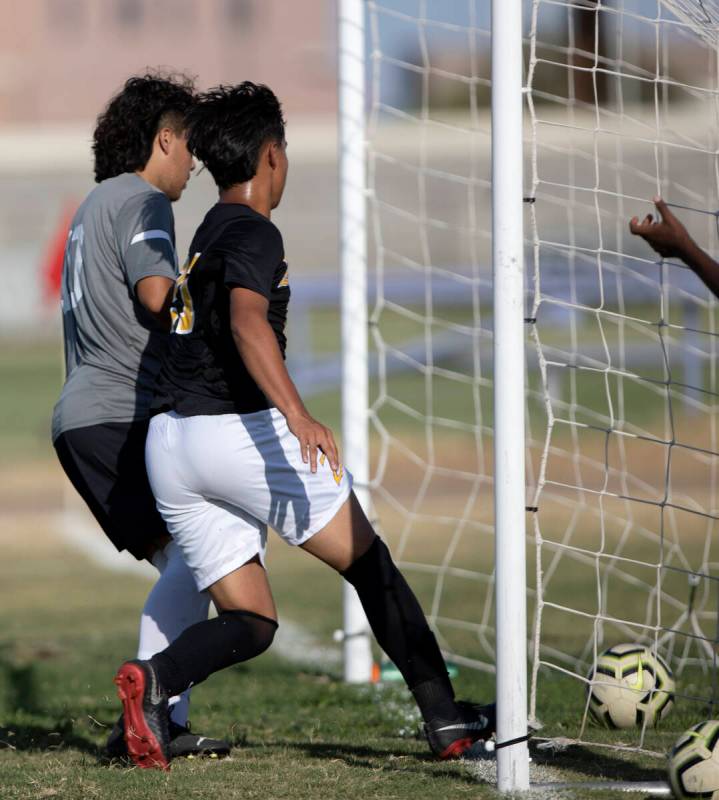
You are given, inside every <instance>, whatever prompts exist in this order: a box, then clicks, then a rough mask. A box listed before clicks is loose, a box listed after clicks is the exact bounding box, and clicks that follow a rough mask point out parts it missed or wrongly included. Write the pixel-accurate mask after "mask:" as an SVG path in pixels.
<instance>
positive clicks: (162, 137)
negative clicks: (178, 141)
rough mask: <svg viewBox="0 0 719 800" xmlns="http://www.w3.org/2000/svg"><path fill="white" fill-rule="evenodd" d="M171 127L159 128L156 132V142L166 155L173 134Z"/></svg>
mask: <svg viewBox="0 0 719 800" xmlns="http://www.w3.org/2000/svg"><path fill="white" fill-rule="evenodd" d="M174 135H175V134H174V132H173V130H172V128H160V130H159V131H158V132H157V143H158V144H159V145H160V150H162V152H163V153H164V154H165V155H167V154H168V153H169V152H170V145H171V144H172V138H173V136H174Z"/></svg>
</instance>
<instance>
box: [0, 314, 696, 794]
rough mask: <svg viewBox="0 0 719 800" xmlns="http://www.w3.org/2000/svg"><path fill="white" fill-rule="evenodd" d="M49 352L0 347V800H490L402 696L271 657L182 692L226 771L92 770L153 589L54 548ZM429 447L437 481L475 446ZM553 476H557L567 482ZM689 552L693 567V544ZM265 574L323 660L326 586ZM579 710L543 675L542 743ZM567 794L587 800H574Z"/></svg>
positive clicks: (655, 762) (329, 578) (408, 380)
mask: <svg viewBox="0 0 719 800" xmlns="http://www.w3.org/2000/svg"><path fill="white" fill-rule="evenodd" d="M315 324H316V327H317V330H319V331H320V333H322V331H326V329H327V327H328V326H330V325H331V324H332V320H331V319H330V318H325V319H320V320H317V321H315ZM398 335H399V334H398ZM412 335H413V334H412ZM326 338H327V337H324V339H325V340H326ZM59 352H60V348H59V346H57V345H56V344H55V343H49V344H48V343H26V344H18V343H17V342H13V343H12V344H11V345H7V343H6V346H3V347H0V382H1V383H2V385H3V392H2V395H0V523H1V524H0V544H2V547H3V554H4V558H3V559H2V561H0V587H2V588H1V589H0V597H1V598H2V603H0V798H1V799H2V800H6V798H7V799H8V800H15V798H23V800H24V799H25V798H38V797H40V798H50V797H57V798H69V799H71V800H72V799H74V798H78V799H79V798H88V797H90V798H95V797H97V798H105V797H107V798H111V797H118V796H122V797H128V798H142V799H143V800H144V799H145V798H147V800H155V798H157V799H158V800H159V798H166V797H173V798H174V797H178V798H179V797H190V798H205V797H207V798H210V797H222V798H225V797H227V798H234V797H237V798H239V797H243V798H245V797H248V798H253V797H256V798H275V797H277V798H279V797H292V798H317V797H323V798H328V799H331V798H355V797H356V798H367V797H376V798H416V797H442V796H448V795H450V794H451V793H454V794H459V795H460V796H467V797H473V798H476V797H480V798H485V797H486V798H490V797H494V796H495V793H494V791H493V789H492V788H491V785H490V784H489V783H486V782H482V781H481V780H478V777H477V775H478V774H479V775H480V777H481V776H484V777H485V778H486V777H488V776H489V777H491V775H490V773H491V769H487V768H486V767H482V766H480V767H477V766H476V765H471V764H469V765H468V764H457V763H455V764H440V763H436V762H434V761H432V760H431V759H430V758H429V755H428V750H427V747H426V745H425V743H424V742H423V740H422V739H421V738H418V737H417V715H416V713H415V711H414V707H413V704H412V703H411V702H410V699H409V695H408V693H407V692H406V691H405V690H404V689H403V688H401V687H399V686H397V685H389V686H386V687H349V686H345V685H344V684H343V683H342V682H341V681H340V680H339V676H338V672H337V669H338V668H337V665H336V664H325V665H321V664H320V665H318V664H317V663H305V664H302V663H297V662H296V661H289V660H286V659H284V658H282V657H281V656H280V655H278V654H277V653H276V652H274V651H272V650H271V651H270V652H269V653H268V654H266V655H264V656H262V657H261V658H260V659H257V660H256V661H255V662H252V663H250V664H248V665H244V666H241V667H237V668H234V669H232V670H228V671H226V672H225V673H222V674H219V675H217V676H213V678H211V679H210V680H209V681H208V682H207V683H206V684H204V685H202V686H200V687H197V688H196V689H195V690H194V694H193V706H192V714H191V718H192V721H193V725H194V727H195V729H197V730H200V731H201V732H203V733H209V734H212V735H220V736H225V737H227V738H229V739H230V740H231V741H232V742H233V744H234V745H235V747H234V749H233V752H232V756H231V758H230V759H227V760H225V761H218V762H214V761H197V760H195V761H188V762H182V763H177V764H175V765H174V766H173V770H172V772H171V773H170V774H169V775H163V774H157V773H154V772H152V773H149V774H148V773H147V772H144V771H139V770H134V769H127V768H125V767H122V766H121V765H117V764H108V763H106V762H105V761H104V760H103V756H102V743H103V742H104V739H105V737H106V735H107V732H108V726H110V725H111V724H112V722H113V721H114V719H115V717H116V715H117V713H118V708H119V705H118V702H117V700H116V699H115V696H114V691H113V686H112V683H111V679H112V675H113V672H114V669H115V668H116V666H117V665H118V663H120V662H121V661H122V660H123V659H124V658H126V657H128V656H131V655H132V654H133V652H134V645H135V637H136V625H137V617H138V612H139V609H140V607H141V605H142V602H143V599H144V596H145V594H146V592H147V589H148V584H147V582H146V581H144V580H143V579H140V578H137V577H134V576H132V575H127V574H119V573H114V572H112V573H110V572H107V571H104V570H102V569H100V568H98V567H97V566H96V565H94V564H93V563H91V562H89V561H88V560H87V559H86V557H85V556H84V555H82V554H80V553H78V552H76V551H74V550H72V549H71V547H70V546H69V545H68V544H67V543H66V542H65V541H64V540H63V539H62V537H61V535H60V533H59V530H60V528H59V524H58V515H59V514H60V512H61V509H62V483H61V479H60V475H59V471H58V469H57V467H56V465H55V462H54V458H53V454H52V451H51V448H50V446H49V443H48V440H47V431H48V424H49V423H48V416H49V412H50V408H51V406H52V404H53V402H54V399H55V395H56V393H57V390H58V387H59V383H60V372H61V370H60V363H59ZM396 380H397V386H399V387H400V389H401V390H402V391H404V392H405V393H406V397H407V399H408V400H412V398H413V397H415V396H416V395H417V392H418V383H417V379H416V378H412V377H410V376H406V375H405V376H399V377H398V378H397V379H396ZM419 388H420V389H421V384H420V387H419ZM400 389H398V392H399V390H400ZM470 400H471V398H469V399H468V398H465V397H463V396H460V395H455V396H451V394H450V395H448V399H447V400H446V401H445V403H444V406H443V407H444V408H445V409H447V415H448V416H455V418H459V419H465V418H468V417H467V416H466V415H469V413H470V411H471V410H472V408H473V406H472V404H471V402H470ZM637 402H642V401H641V400H638V401H637ZM310 405H311V407H312V408H313V410H314V411H315V413H316V414H317V415H318V416H320V418H322V419H323V420H326V421H327V422H329V423H330V424H333V425H334V426H335V427H336V426H337V419H338V397H337V394H336V393H327V394H326V395H323V396H318V397H317V398H314V399H313V400H312V401H311V404H310ZM392 413H395V412H392ZM649 416H651V413H650V414H649ZM391 422H392V424H393V425H395V426H397V430H398V431H399V435H400V436H401V437H403V438H404V439H405V440H406V441H415V440H421V439H422V436H421V432H420V433H417V432H416V430H415V429H413V428H412V426H411V424H410V423H409V422H408V421H407V419H406V415H403V414H399V413H395V417H394V418H392V419H391ZM439 444H440V445H441V446H440V448H439V451H440V453H439V456H438V457H441V458H445V459H446V463H447V464H448V465H458V466H463V467H464V468H471V457H470V456H471V442H470V447H469V448H468V447H467V437H466V436H464V437H463V436H462V434H461V433H459V434H457V433H455V434H452V433H446V432H445V433H444V435H443V437H440V439H439ZM417 446H419V445H417ZM468 453H469V454H470V456H468ZM468 458H469V461H468V460H467V459H468ZM468 464H469V467H468V466H467V465H468ZM557 469H558V471H559V473H560V474H561V471H562V469H563V467H562V466H561V465H559V466H558V467H557ZM412 477H413V476H412V475H411V474H410V473H409V472H403V471H402V470H401V469H398V470H397V471H396V473H395V474H394V475H393V476H392V477H391V480H390V485H391V489H392V491H393V492H395V493H396V494H397V496H398V497H403V493H404V492H405V491H408V490H406V488H405V487H404V485H403V482H404V483H406V482H407V481H410V482H411V479H412ZM438 488H439V493H438V498H439V499H437V500H435V501H434V506H433V507H432V508H431V509H429V510H430V511H431V512H432V513H433V514H437V513H440V512H441V513H445V512H446V513H451V512H452V507H453V504H454V502H455V499H454V498H455V495H454V494H453V493H452V490H451V487H450V486H443V485H440V486H439V487H438ZM483 497H486V495H483ZM384 511H385V512H386V514H385V518H386V520H387V524H388V526H389V528H390V529H391V530H390V529H388V530H387V538H388V539H389V541H390V544H392V545H393V546H396V545H397V544H398V541H399V539H398V533H397V531H398V530H399V529H401V526H402V522H403V514H402V513H400V512H399V511H398V510H397V509H394V511H393V510H392V509H390V508H389V507H387V508H385V509H384ZM552 513H555V512H552ZM556 513H557V514H558V513H559V512H556ZM476 518H477V520H479V521H482V522H484V523H485V524H489V523H490V522H491V514H490V509H488V508H486V507H483V508H481V509H478V510H477V512H476ZM590 518H591V515H589V512H588V516H587V520H588V521H587V522H586V533H585V540H586V541H585V543H586V545H587V547H590V548H591V547H596V542H595V539H596V537H597V535H598V534H597V530H596V527H597V526H596V519H595V518H591V519H594V521H593V522H592V521H589V520H590ZM560 523H561V525H564V520H560V519H559V517H557V518H556V520H555V519H554V518H553V517H552V515H551V514H549V516H548V517H547V519H545V520H544V529H545V530H546V531H547V534H548V535H550V538H551V531H552V529H553V526H556V527H557V529H559V526H560ZM644 524H645V525H646V526H647V527H648V528H651V526H652V525H653V524H654V523H653V521H652V520H651V519H650V518H647V519H646V520H645V521H644ZM604 535H605V536H606V537H608V538H609V539H611V536H613V535H615V534H613V533H612V532H611V531H605V532H604ZM413 537H414V538H412V539H410V541H411V543H412V544H411V547H412V550H411V552H405V556H404V557H405V558H406V560H410V561H415V562H421V561H422V560H424V559H427V560H430V561H431V560H432V559H434V560H435V561H436V559H437V558H439V557H441V555H442V552H443V551H444V549H446V545H445V544H444V543H443V542H442V541H437V530H436V529H435V528H433V527H432V525H431V524H429V523H427V524H426V525H424V527H423V524H422V522H421V520H419V521H418V523H417V525H416V527H415V529H414V531H413ZM637 546H638V547H639V546H640V545H637ZM697 547H699V544H697ZM686 548H687V552H689V553H690V555H691V554H692V547H691V545H686ZM530 556H531V552H530ZM456 558H457V563H463V564H466V565H467V566H468V568H471V569H479V568H480V567H481V568H483V569H486V568H487V567H489V566H490V565H491V558H492V553H491V539H489V538H482V536H478V537H477V538H474V539H472V538H469V539H465V540H464V542H463V544H462V547H461V548H460V549H459V550H458V552H457V554H456ZM269 570H270V578H271V581H272V584H273V588H274V591H275V594H276V597H277V602H278V609H279V612H280V621H281V623H282V620H286V621H287V622H288V623H289V622H291V623H293V624H295V625H301V626H302V627H303V628H304V629H305V631H306V633H307V635H308V636H310V637H312V638H313V639H314V640H315V641H316V642H317V643H318V644H320V645H322V646H331V636H332V632H333V630H334V629H335V628H337V627H339V625H340V602H339V597H340V582H339V580H338V579H337V577H336V576H334V575H332V574H331V573H329V572H328V571H327V570H326V568H323V567H322V566H321V565H319V564H316V563H314V562H313V561H312V560H311V559H310V558H309V557H308V556H306V555H304V554H302V553H299V552H296V551H291V550H290V549H289V548H286V547H285V546H284V545H282V544H281V543H279V542H278V541H271V544H270V552H269ZM408 575H409V577H410V580H411V581H412V583H413V585H414V586H415V588H416V589H417V591H418V594H419V595H420V597H421V598H422V601H423V603H424V604H425V608H426V607H427V604H428V603H429V602H431V596H432V589H433V585H434V578H433V577H431V576H430V578H424V577H423V576H422V575H421V574H420V573H418V572H412V571H410V572H409V573H408ZM590 577H591V570H589V571H588V572H587V573H586V574H585V573H583V572H582V571H581V569H579V568H577V569H576V570H574V571H572V572H570V573H567V574H562V575H560V580H559V581H558V582H557V583H556V584H555V589H554V591H555V592H556V595H555V598H556V599H558V600H559V601H564V602H567V603H571V602H575V601H576V602H577V603H583V602H587V603H588V604H589V606H591V598H589V599H585V594H583V593H582V591H583V589H586V586H587V585H588V584H587V581H588V580H589V579H590ZM482 591H483V590H482V589H478V588H477V586H476V585H475V584H468V583H464V584H462V583H461V582H458V583H457V590H456V591H455V593H454V594H453V595H452V596H451V597H450V598H449V600H448V602H449V603H450V605H451V606H454V607H453V608H452V609H451V610H452V613H456V614H457V615H459V616H461V615H464V616H466V617H468V618H470V619H473V618H476V617H477V616H478V614H479V609H480V607H481V605H482V602H483V599H482ZM644 599H645V598H643V599H642V602H644ZM613 601H614V602H615V603H616V607H617V608H618V609H622V608H623V609H625V610H626V608H628V607H631V602H632V595H631V593H630V592H629V591H628V590H627V588H626V586H619V587H617V589H616V590H615V594H614V597H613ZM545 630H546V636H547V641H549V642H550V643H551V644H552V645H553V646H557V647H560V646H567V647H571V646H573V645H574V644H575V643H577V642H579V641H581V640H582V637H583V636H584V635H585V634H584V631H579V630H577V629H572V627H571V626H568V625H567V622H566V620H564V619H563V618H562V617H561V615H557V616H555V617H552V616H551V615H548V618H547V626H546V629H545ZM688 679H691V681H692V682H693V683H696V684H697V687H698V688H699V690H702V687H701V686H700V685H699V684H701V677H700V676H689V675H688V676H687V680H688ZM456 686H457V691H458V694H459V696H461V697H471V698H477V699H485V698H488V697H489V696H490V695H491V693H492V692H493V689H492V687H493V678H492V676H491V675H489V674H487V673H484V672H476V671H473V670H470V669H468V668H462V669H461V670H460V673H459V677H458V679H457V681H456ZM687 686H689V684H685V685H684V687H683V688H684V689H686V688H687ZM583 707H584V693H583V689H582V687H581V685H580V684H579V682H577V681H572V680H568V679H566V678H563V677H562V676H560V675H558V674H557V673H555V672H551V673H550V672H547V673H546V674H545V675H543V677H542V680H541V683H540V696H539V703H538V716H539V718H540V719H541V720H542V722H543V723H544V726H545V727H544V729H543V730H542V731H541V732H540V734H538V735H539V736H541V737H544V736H555V737H570V738H571V737H574V736H576V735H577V733H578V730H579V725H580V722H581V716H582V710H583ZM701 713H703V712H702V710H701V709H699V708H698V707H697V706H696V705H689V704H686V703H685V704H679V706H678V707H677V708H676V709H675V710H674V712H673V713H672V716H671V717H670V718H669V719H668V720H667V724H666V725H665V726H663V727H662V729H661V730H660V731H659V732H648V735H647V739H646V742H645V745H646V746H647V747H648V748H650V749H653V750H657V751H665V750H666V749H667V748H668V747H670V746H671V744H672V743H673V741H674V740H675V739H676V737H677V735H678V734H679V733H680V732H681V731H682V730H683V729H684V728H685V727H687V726H688V725H689V724H692V723H693V722H696V721H697V720H698V718H700V717H698V716H697V715H701ZM591 736H592V738H593V739H594V740H595V741H598V742H605V743H617V742H627V743H631V742H633V741H634V739H635V738H636V737H635V734H634V733H633V732H628V733H622V732H610V731H603V730H600V729H592V730H591ZM532 754H533V759H534V762H533V763H534V767H533V769H534V770H535V772H534V778H535V779H536V780H538V781H543V780H549V781H552V780H568V781H586V780H591V779H600V778H602V779H612V780H617V779H625V780H661V779H662V778H663V776H664V764H663V762H662V760H661V759H651V758H647V757H645V756H637V755H632V754H629V755H627V754H624V755H622V754H617V753H616V752H614V751H610V750H605V749H595V750H588V749H586V748H581V747H574V748H570V749H569V750H568V751H566V752H564V753H555V754H551V753H548V752H547V751H542V750H538V749H537V748H536V747H535V746H533V748H532ZM543 796H553V795H552V792H550V793H549V795H547V794H546V793H545V794H544V795H543ZM574 796H577V797H584V796H586V794H585V793H584V792H583V790H581V789H579V790H577V792H576V793H574ZM592 796H596V797H612V796H613V795H611V794H610V793H606V792H601V793H598V794H596V795H592ZM636 796H641V795H636Z"/></svg>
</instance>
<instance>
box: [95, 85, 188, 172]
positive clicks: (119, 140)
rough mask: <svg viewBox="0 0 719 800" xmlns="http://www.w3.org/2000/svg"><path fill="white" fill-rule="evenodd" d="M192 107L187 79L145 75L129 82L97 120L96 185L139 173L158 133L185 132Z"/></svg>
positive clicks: (149, 154)
mask: <svg viewBox="0 0 719 800" xmlns="http://www.w3.org/2000/svg"><path fill="white" fill-rule="evenodd" d="M194 104H195V93H194V82H193V81H192V79H191V78H188V77H187V76H186V75H179V74H178V75H174V74H167V75H165V74H162V73H159V72H158V73H150V72H148V73H147V74H145V75H136V76H133V77H132V78H128V80H127V81H125V85H124V86H123V87H122V90H121V91H120V92H118V93H117V94H116V95H115V96H114V97H113V98H112V100H110V102H109V103H108V105H107V108H106V109H105V110H104V111H103V112H102V114H100V116H99V117H98V118H97V125H96V126H95V133H94V135H93V143H92V151H93V153H94V154H95V180H96V181H97V183H100V181H104V180H105V179H106V178H114V177H115V175H121V174H122V173H123V172H134V171H135V170H138V169H142V168H143V167H144V166H145V164H147V162H148V161H149V160H150V156H151V155H152V142H153V140H154V138H155V135H156V133H157V131H158V130H159V129H160V128H161V127H165V126H169V127H171V128H173V129H174V130H176V131H178V132H179V131H182V130H184V129H185V127H186V123H185V117H186V115H187V113H188V112H189V111H190V109H191V108H192V107H193V106H194Z"/></svg>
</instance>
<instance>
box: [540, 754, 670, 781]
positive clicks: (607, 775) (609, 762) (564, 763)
mask: <svg viewBox="0 0 719 800" xmlns="http://www.w3.org/2000/svg"><path fill="white" fill-rule="evenodd" d="M531 754H532V760H533V762H534V763H535V764H537V765H538V766H543V767H555V768H557V769H561V770H568V771H572V772H577V773H580V774H582V775H586V776H587V777H592V778H598V779H605V780H613V781H658V780H666V769H665V768H664V767H663V766H659V765H658V766H656V767H644V766H641V765H640V764H637V763H636V762H633V761H629V760H627V759H626V758H622V757H621V756H612V755H610V754H609V753H607V752H600V751H598V750H595V749H592V748H590V747H584V746H582V745H573V746H570V747H568V748H567V749H566V750H562V751H560V752H552V751H548V750H538V749H537V748H536V747H532V748H531ZM658 763H659V762H658Z"/></svg>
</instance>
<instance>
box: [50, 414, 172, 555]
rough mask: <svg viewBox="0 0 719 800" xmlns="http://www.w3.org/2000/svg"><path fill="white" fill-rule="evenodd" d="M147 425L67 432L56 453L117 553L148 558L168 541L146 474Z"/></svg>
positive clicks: (121, 424)
mask: <svg viewBox="0 0 719 800" xmlns="http://www.w3.org/2000/svg"><path fill="white" fill-rule="evenodd" d="M148 426H149V420H143V421H142V422H110V423H105V424H103V425H90V426H88V427H87V428H75V429H74V430H70V431H65V433H61V434H60V436H58V437H57V439H56V440H55V442H54V444H55V450H56V452H57V455H58V458H59V459H60V464H62V468H63V469H64V470H65V474H66V475H67V477H68V478H69V479H70V482H71V483H72V485H73V486H74V487H75V489H77V491H78V493H79V494H80V496H81V497H82V499H83V500H84V501H85V502H86V503H87V505H88V507H89V508H90V511H92V513H93V514H94V515H95V519H96V520H97V521H98V522H99V523H100V527H101V528H102V529H103V530H104V531H105V533H106V534H107V535H108V537H109V538H110V541H111V542H112V543H113V544H114V545H115V547H116V548H117V549H118V550H129V551H130V552H131V553H132V555H133V556H135V558H137V559H143V558H147V557H148V555H150V554H151V553H152V551H153V550H154V549H155V548H156V547H157V546H158V545H161V544H162V543H164V542H165V541H167V540H168V539H169V534H168V533H167V528H166V527H165V523H164V522H163V521H162V517H161V516H160V514H159V513H158V511H157V508H156V506H155V498H154V497H153V495H152V490H151V489H150V484H149V482H148V480H147V471H146V469H145V439H146V438H147V428H148Z"/></svg>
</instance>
